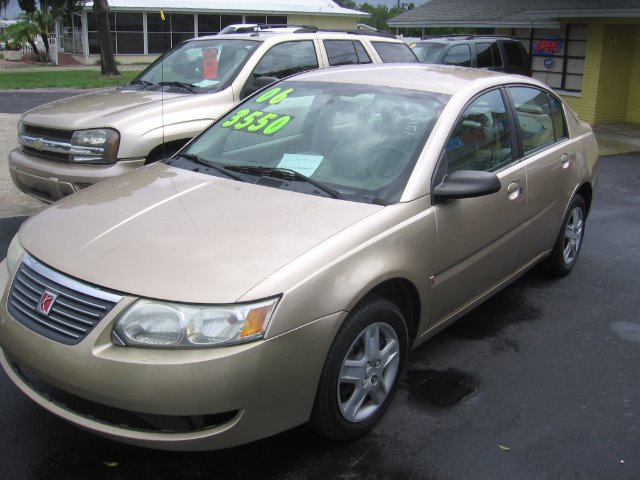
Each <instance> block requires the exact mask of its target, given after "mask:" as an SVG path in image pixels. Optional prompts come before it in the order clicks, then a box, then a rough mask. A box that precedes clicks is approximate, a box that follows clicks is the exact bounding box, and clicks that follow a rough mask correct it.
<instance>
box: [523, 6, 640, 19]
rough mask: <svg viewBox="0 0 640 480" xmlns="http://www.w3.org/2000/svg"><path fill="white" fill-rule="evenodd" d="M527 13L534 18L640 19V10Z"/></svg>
mask: <svg viewBox="0 0 640 480" xmlns="http://www.w3.org/2000/svg"><path fill="white" fill-rule="evenodd" d="M525 13H526V14H527V15H529V16H531V17H533V18H546V19H548V18H605V17H606V18H621V17H625V18H627V17H640V8H609V9H608V8H558V9H535V10H534V9H532V10H525Z"/></svg>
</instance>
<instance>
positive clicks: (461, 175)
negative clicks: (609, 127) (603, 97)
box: [0, 65, 598, 450]
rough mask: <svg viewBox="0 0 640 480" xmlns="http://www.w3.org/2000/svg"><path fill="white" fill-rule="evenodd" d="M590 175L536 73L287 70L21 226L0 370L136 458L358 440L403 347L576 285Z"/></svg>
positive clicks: (3, 272)
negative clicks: (298, 432) (507, 296)
mask: <svg viewBox="0 0 640 480" xmlns="http://www.w3.org/2000/svg"><path fill="white" fill-rule="evenodd" d="M597 166H598V148H597V145H596V142H595V140H594V136H593V133H592V131H591V128H590V127H589V126H588V125H587V124H585V123H583V122H580V121H579V120H578V119H577V118H576V116H575V115H574V114H573V113H572V112H571V110H570V109H569V108H568V107H567V106H566V105H565V104H563V103H562V101H561V100H560V99H559V98H558V97H557V96H556V95H555V94H554V93H553V92H551V91H550V90H549V89H547V88H546V87H545V86H544V84H542V83H540V82H538V81H536V80H532V79H529V78H527V77H518V76H514V75H507V74H499V73H492V72H484V71H480V70H474V69H464V68H459V67H447V66H425V65H398V66H387V65H370V66H350V67H339V68H337V69H327V70H316V71H313V72H307V73H303V74H299V75H296V76H293V77H291V78H289V79H287V80H284V81H282V82H280V83H277V84H275V85H272V86H270V87H267V88H266V89H264V90H261V91H260V92H257V93H256V94H254V95H253V96H251V97H250V98H248V99H246V100H245V101H244V102H242V103H241V104H240V105H238V106H237V107H236V108H234V109H233V110H231V111H230V112H228V113H227V114H225V115H223V116H222V118H221V119H220V120H218V121H217V122H216V123H214V124H213V125H211V126H210V127H209V128H208V129H207V130H205V131H204V132H203V133H201V134H200V135H199V136H198V137H196V138H195V139H194V140H193V141H192V142H190V143H189V144H188V145H187V146H186V147H185V148H184V149H182V150H181V151H180V152H178V153H177V154H176V156H175V157H174V158H172V159H169V160H166V161H163V162H158V163H155V164H153V165H149V166H146V167H143V168H140V169H137V170H136V171H134V172H131V173H129V174H127V175H122V176H119V177H116V178H112V179H109V180H106V181H104V182H102V183H100V184H99V185H95V186H94V187H92V188H89V189H86V190H83V191H81V192H79V193H77V194H76V195H72V196H70V197H67V198H65V199H63V200H61V201H59V202H57V203H56V204H55V205H53V206H51V207H49V208H48V209H47V210H45V211H44V212H42V213H40V214H39V215H37V216H35V217H33V218H31V219H29V220H28V221H26V222H25V223H24V224H23V226H22V228H21V229H20V231H19V232H18V234H17V235H16V237H15V238H14V240H13V242H12V243H11V246H10V248H9V252H8V255H7V259H6V260H5V261H4V262H3V263H2V264H0V292H2V301H1V303H0V346H1V350H0V364H1V365H2V367H3V369H4V371H5V372H6V374H7V375H8V376H9V377H10V378H11V380H12V381H13V382H14V383H15V384H16V385H17V386H18V388H20V389H21V390H22V391H23V392H24V393H25V394H26V395H27V396H29V397H30V398H31V399H32V400H33V401H35V402H36V403H38V404H39V405H41V406H42V407H44V408H46V409H47V410H49V411H50V412H52V413H54V414H56V415H59V416H60V417H62V418H64V419H66V420H68V421H70V422H72V423H74V424H75V425H77V426H79V427H82V428H86V429H88V430H91V431H93V432H95V433H98V434H100V435H104V436H106V437H109V438H112V439H117V440H120V441H124V442H128V443H132V444H137V445H144V446H150V447H155V448H164V449H182V450H201V449H212V448H223V447H230V446H234V445H239V444H242V443H245V442H249V441H252V440H256V439H259V438H262V437H266V436H268V435H272V434H275V433H277V432H280V431H282V430H285V429H288V428H291V427H294V426H296V425H300V424H303V423H305V422H310V423H311V425H313V426H314V427H315V428H316V429H318V430H319V431H320V432H322V433H324V434H325V435H327V436H329V437H331V438H336V439H347V438H351V437H353V436H355V435H359V434H361V433H363V432H365V431H367V429H369V428H370V427H371V426H372V425H373V424H374V423H375V422H376V421H377V420H378V419H379V418H380V416H381V415H382V414H383V413H384V411H385V409H386V408H387V406H388V405H389V403H390V401H391V399H392V397H393V394H394V392H395V390H396V388H397V386H398V382H399V380H400V378H401V375H402V370H403V366H404V365H405V362H406V359H407V354H408V351H409V350H410V349H411V348H414V347H416V346H418V345H420V344H421V343H423V342H424V341H425V340H427V339H428V338H429V337H431V336H432V335H434V334H435V333H436V332H438V331H439V330H441V329H442V328H444V327H446V326H447V325H449V324H450V323H451V322H453V321H454V320H456V319H457V318H459V317H460V316H462V315H464V314H465V313H466V312H468V311H469V310H470V309H472V308H473V307H475V306H476V305H478V304H479V303H481V302H483V301H484V300H486V299H487V298H489V297H490V296H491V295H493V294H495V293H497V292H498V291H499V290H500V289H501V288H503V287H504V286H505V285H507V284H509V283H510V282H512V281H513V280H515V279H516V278H517V277H519V276H520V275H521V274H523V273H524V272H525V271H527V270H528V269H529V268H531V267H532V266H533V265H535V264H537V263H538V262H544V264H545V266H546V268H547V269H548V270H549V271H550V272H551V273H553V274H555V275H564V274H567V273H569V271H570V270H571V269H572V268H573V266H574V265H575V263H576V259H577V257H578V254H579V252H580V247H581V244H582V238H583V235H584V231H585V230H584V227H585V221H586V219H587V214H588V212H589V209H590V206H591V202H592V198H593V189H594V183H595V180H596V174H597Z"/></svg>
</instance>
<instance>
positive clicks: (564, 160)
mask: <svg viewBox="0 0 640 480" xmlns="http://www.w3.org/2000/svg"><path fill="white" fill-rule="evenodd" d="M560 163H562V168H568V167H569V155H567V154H566V153H563V154H562V156H561V157H560Z"/></svg>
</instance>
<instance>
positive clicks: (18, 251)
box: [7, 234, 25, 274]
mask: <svg viewBox="0 0 640 480" xmlns="http://www.w3.org/2000/svg"><path fill="white" fill-rule="evenodd" d="M24 253H25V251H24V248H22V244H21V243H20V240H18V234H15V235H14V237H13V240H11V243H10V244H9V250H7V269H8V270H9V273H10V274H11V273H13V272H14V271H15V269H16V268H18V264H19V263H20V259H21V258H22V255H23V254H24Z"/></svg>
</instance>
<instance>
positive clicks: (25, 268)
mask: <svg viewBox="0 0 640 480" xmlns="http://www.w3.org/2000/svg"><path fill="white" fill-rule="evenodd" d="M122 298H123V297H122V296H120V295H117V294H114V293H111V292H107V291H104V290H100V289H97V288H96V287H93V286H90V285H87V284H85V283H81V282H79V281H77V280H74V279H71V278H69V277H66V276H64V275H62V274H60V273H58V272H56V271H54V270H52V269H50V268H49V267H46V266H44V265H42V264H41V263H39V262H38V261H37V260H35V259H34V258H32V257H30V256H28V255H27V256H26V257H25V258H24V260H23V261H22V264H21V265H20V267H19V268H18V271H17V272H16V275H15V277H14V279H13V283H12V285H11V290H10V291H9V301H8V309H9V313H10V314H11V315H12V316H13V318H15V319H16V320H17V321H18V322H20V323H22V324H23V325H24V326H26V327H28V328H29V329H31V330H33V331H34V332H36V333H38V334H40V335H42V336H44V337H46V338H49V339H51V340H55V341H56V342H60V343H64V344H65V345H76V344H77V343H79V342H80V341H81V340H82V339H83V338H85V337H86V336H87V335H88V334H89V332H90V331H91V330H92V329H93V328H94V327H95V326H96V325H97V324H98V322H99V321H100V320H102V319H103V318H104V317H105V315H106V314H107V313H109V312H110V311H111V309H112V308H113V307H114V306H115V305H116V304H117V303H118V302H119V301H120V300H122Z"/></svg>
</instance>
